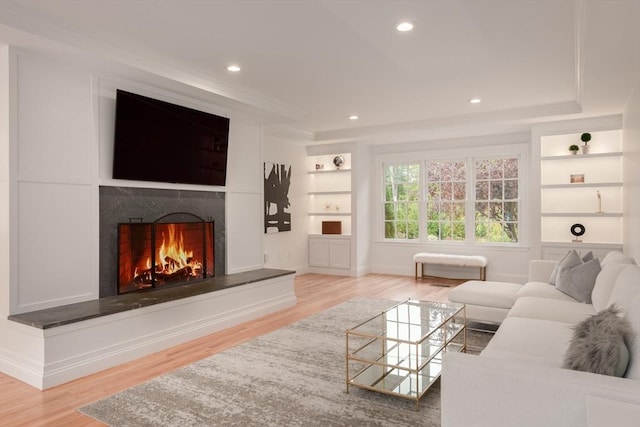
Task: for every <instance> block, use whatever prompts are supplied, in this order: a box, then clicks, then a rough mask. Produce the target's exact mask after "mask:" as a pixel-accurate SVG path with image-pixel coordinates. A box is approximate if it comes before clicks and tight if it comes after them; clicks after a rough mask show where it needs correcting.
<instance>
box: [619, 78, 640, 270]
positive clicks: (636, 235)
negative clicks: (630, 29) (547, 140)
mask: <svg viewBox="0 0 640 427" xmlns="http://www.w3.org/2000/svg"><path fill="white" fill-rule="evenodd" d="M622 131H623V135H622V138H623V143H622V145H623V147H622V148H623V151H624V160H623V162H624V163H623V169H624V202H623V211H624V251H625V254H626V255H629V256H632V257H634V258H635V259H637V260H640V197H639V196H640V78H639V79H638V83H637V84H636V87H635V90H634V91H633V92H632V94H631V98H630V99H629V104H628V105H627V108H626V110H625V112H624V120H623V128H622Z"/></svg>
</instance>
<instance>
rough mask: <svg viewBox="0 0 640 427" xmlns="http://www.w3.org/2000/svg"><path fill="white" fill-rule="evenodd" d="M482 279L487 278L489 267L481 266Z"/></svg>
mask: <svg viewBox="0 0 640 427" xmlns="http://www.w3.org/2000/svg"><path fill="white" fill-rule="evenodd" d="M480 280H483V281H486V280H487V267H480Z"/></svg>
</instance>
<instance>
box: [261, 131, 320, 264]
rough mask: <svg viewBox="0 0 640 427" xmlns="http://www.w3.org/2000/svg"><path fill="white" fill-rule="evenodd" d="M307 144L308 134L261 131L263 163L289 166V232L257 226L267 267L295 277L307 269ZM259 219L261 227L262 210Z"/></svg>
mask: <svg viewBox="0 0 640 427" xmlns="http://www.w3.org/2000/svg"><path fill="white" fill-rule="evenodd" d="M309 141H310V138H309V136H308V135H306V134H304V133H301V132H298V131H295V130H289V129H285V128H281V127H272V128H265V129H264V132H263V156H262V157H263V161H264V162H271V163H279V164H283V163H284V164H287V165H291V187H290V188H289V201H290V203H291V231H284V232H280V233H268V234H265V233H264V227H261V232H262V233H263V245H264V247H263V252H264V254H265V262H264V266H265V267H267V268H282V269H287V270H295V271H296V273H298V274H300V273H304V272H306V271H307V270H308V262H307V252H308V245H307V235H308V222H309V216H308V212H309V207H308V204H309V202H308V196H307V191H308V180H309V175H308V174H307V161H306V149H305V144H306V143H307V142H309ZM260 170H262V166H261V168H260ZM260 216H261V218H260V220H261V221H262V222H261V223H260V224H261V225H262V224H263V222H264V217H263V216H262V208H261V210H260Z"/></svg>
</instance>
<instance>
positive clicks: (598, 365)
mask: <svg viewBox="0 0 640 427" xmlns="http://www.w3.org/2000/svg"><path fill="white" fill-rule="evenodd" d="M573 329H574V333H573V337H572V338H571V342H570V343H569V349H568V350H567V353H566V354H565V356H564V362H563V364H562V367H563V368H567V369H573V370H576V371H585V372H592V373H594V374H602V375H613V376H616V377H622V376H623V375H624V373H625V371H626V370H627V366H628V364H629V349H628V348H627V346H626V344H625V336H627V337H629V336H631V335H632V334H633V332H632V328H631V324H630V323H629V321H628V320H627V319H625V318H622V317H620V311H619V310H618V308H617V307H615V306H614V305H611V306H610V307H609V308H607V309H605V310H602V311H601V312H599V313H597V314H595V315H593V316H589V317H588V318H586V319H585V320H583V321H582V322H580V323H578V324H577V325H576V326H575V327H574V328H573Z"/></svg>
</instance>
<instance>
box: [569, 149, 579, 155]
mask: <svg viewBox="0 0 640 427" xmlns="http://www.w3.org/2000/svg"><path fill="white" fill-rule="evenodd" d="M570 152H571V154H573V155H574V156H575V155H576V154H578V150H570Z"/></svg>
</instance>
